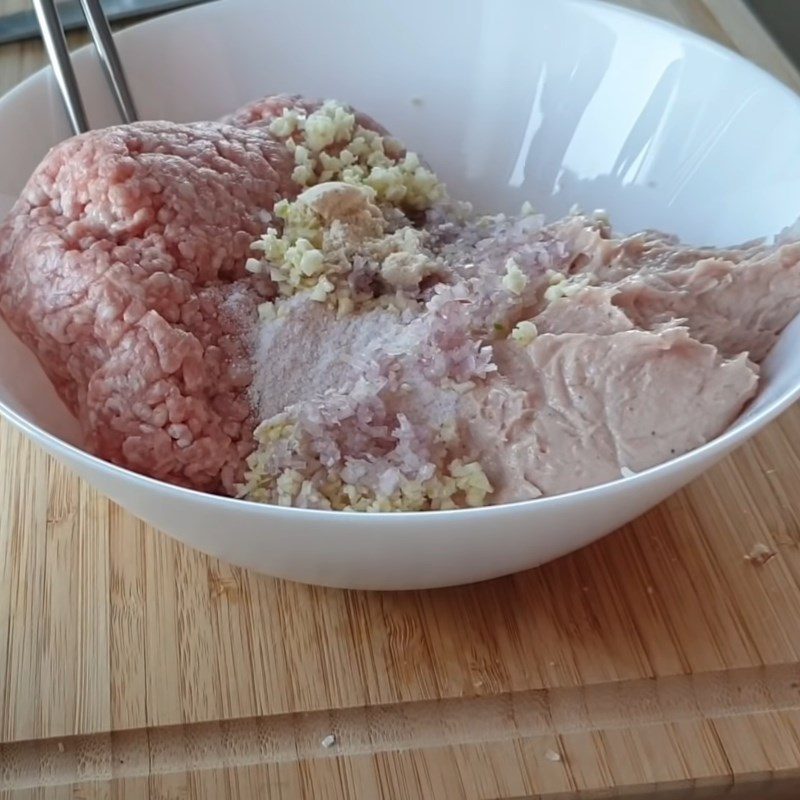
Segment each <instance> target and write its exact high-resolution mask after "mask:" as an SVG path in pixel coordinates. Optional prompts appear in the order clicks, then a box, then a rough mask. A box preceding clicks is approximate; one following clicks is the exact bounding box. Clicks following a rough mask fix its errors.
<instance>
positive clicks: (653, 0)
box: [0, 0, 800, 800]
mask: <svg viewBox="0 0 800 800" xmlns="http://www.w3.org/2000/svg"><path fill="white" fill-rule="evenodd" d="M628 4H629V5H635V6H637V7H640V8H643V9H646V10H650V11H653V12H654V13H657V14H661V15H662V16H665V17H666V18H668V19H671V20H673V21H676V22H678V23H681V24H684V25H687V26H690V27H693V28H695V29H697V30H699V31H700V32H701V33H704V34H706V35H709V36H712V37H713V38H716V39H718V40H719V41H721V42H723V43H724V44H727V45H728V46H731V47H736V48H738V49H739V50H741V51H742V52H743V53H745V55H747V56H749V57H750V58H753V59H754V60H756V61H758V62H759V63H761V64H762V65H763V66H765V67H766V68H768V69H770V70H772V71H773V72H774V73H775V74H777V75H778V76H779V77H781V78H782V79H783V80H785V81H786V82H788V83H791V84H793V85H794V86H800V80H798V77H797V75H796V73H795V72H794V70H793V69H792V67H791V65H790V64H789V62H788V61H787V59H786V58H785V57H784V56H783V55H782V54H781V53H780V52H779V51H778V50H777V48H775V46H774V45H773V44H772V43H771V41H770V39H769V37H768V36H766V34H765V33H764V32H763V30H761V29H759V28H758V27H757V26H755V24H754V21H753V19H752V18H751V17H750V16H749V12H747V10H746V8H745V7H744V6H743V5H741V4H740V3H739V2H738V0H705V2H699V0H697V1H693V0H639V2H635V3H634V2H629V3H628ZM24 5H25V3H23V2H19V0H0V9H10V8H15V7H24ZM41 63H42V56H41V51H40V48H39V46H38V45H36V44H26V45H21V46H9V47H6V48H4V49H0V91H2V90H5V89H7V88H9V87H10V86H12V85H14V84H15V83H16V82H18V81H19V80H20V79H22V78H23V77H24V76H25V75H26V74H27V73H29V72H30V71H32V70H33V69H35V68H37V67H38V66H39V65H40V64H41ZM798 481H800V410H798V409H794V410H792V411H790V412H789V413H787V414H785V415H784V416H783V417H782V418H781V419H780V420H778V421H777V422H776V423H775V424H773V425H771V426H770V427H769V428H768V429H767V430H766V431H765V432H764V433H762V434H761V435H760V436H759V437H757V438H756V439H755V440H754V441H753V442H751V443H750V444H748V445H747V446H745V447H744V448H743V449H742V450H740V451H739V452H738V453H737V454H736V455H735V456H733V457H732V458H729V459H727V460H726V461H725V462H724V463H722V464H721V465H720V466H718V467H717V468H716V469H714V470H712V471H711V472H709V473H707V474H706V475H705V476H704V477H702V478H701V479H699V480H698V481H696V482H695V483H694V484H692V485H691V486H690V487H688V488H687V489H686V490H684V491H682V492H680V493H679V494H677V495H675V496H674V497H673V498H671V499H670V500H668V501H667V502H666V503H664V504H662V505H661V506H659V507H658V508H657V509H655V510H654V511H652V512H651V513H649V514H647V515H646V516H644V517H642V518H641V519H639V520H637V521H636V522H635V523H633V524H631V525H629V526H627V527H625V528H624V529H622V530H620V531H618V532H617V533H615V534H613V535H611V536H609V537H607V538H606V539H604V540H603V541H602V542H599V543H598V544H596V545H594V546H592V547H589V548H586V549H584V550H582V551H580V552H578V553H576V554H574V555H572V556H569V557H567V558H563V559H561V560H559V561H557V562H555V563H553V564H549V565H547V566H545V567H542V568H540V569H537V570H533V571H530V572H526V573H521V574H519V575H515V576H512V577H509V578H504V579H501V580H496V581H491V582H488V583H484V584H480V585H476V586H470V587H464V588H458V589H450V590H443V591H442V590H440V591H433V592H415V593H388V594H378V593H361V592H343V591H335V590H329V589H320V588H313V587H308V586H300V585H296V584H290V583H286V582H281V581H277V580H273V579H270V578H267V577H264V576H260V575H256V574H253V573H250V572H247V571H244V570H240V569H235V568H232V567H229V566H227V565H225V564H223V563H220V562H218V561H215V560H213V559H210V558H208V557H206V556H203V555H201V554H199V553H197V552H195V551H193V550H190V549H187V548H186V547H183V546H181V545H179V544H177V543H175V542H173V541H172V540H170V539H168V538H167V537H166V536H164V535H162V534H160V533H158V532H157V531H155V530H152V529H151V528H149V527H148V526H146V525H144V524H143V523H141V522H139V521H137V520H136V519H134V518H132V517H131V516H130V515H128V514H127V513H125V512H123V511H122V510H120V509H119V508H117V507H116V506H114V505H113V504H112V503H111V502H109V501H108V500H106V499H105V498H103V497H101V496H99V495H98V494H96V493H95V492H94V491H93V490H92V489H90V488H89V487H88V486H87V485H86V484H84V483H83V482H81V481H80V480H79V479H78V478H76V477H75V476H74V475H72V474H71V473H70V472H69V471H67V470H65V469H64V468H62V467H61V466H59V465H58V464H57V463H55V462H54V461H52V460H51V459H50V458H48V457H47V456H45V455H44V453H43V452H41V451H40V450H39V449H38V448H36V447H35V446H33V445H31V444H30V443H29V442H28V441H27V440H26V439H25V438H23V437H21V436H20V435H18V434H17V433H16V432H14V431H13V430H12V429H11V428H10V426H9V425H7V424H5V423H2V422H0V796H2V797H8V798H14V800H22V798H26V800H27V799H28V798H48V799H53V800H55V799H56V798H58V799H59V800H61V799H62V798H64V799H65V800H66V798H73V799H75V798H84V799H88V798H148V797H149V798H208V799H209V800H217V799H218V798H220V799H222V798H251V797H252V798H287V799H290V798H291V799H293V798H314V799H315V800H316V798H409V800H413V799H415V798H440V797H441V798H469V799H470V800H479V799H483V798H523V797H532V796H543V797H546V798H550V799H551V800H552V799H553V798H561V800H564V799H565V798H571V797H581V798H586V797H600V796H602V797H607V796H609V793H613V794H616V793H624V794H625V795H626V796H631V797H657V798H659V799H660V800H667V799H668V798H672V799H676V798H690V797H691V798H702V797H707V798H712V797H720V796H722V795H723V794H724V796H725V797H740V798H753V799H758V800H761V799H762V798H779V797H780V798H786V799H787V800H788V799H789V798H796V797H798V796H800V497H799V496H798V493H797V486H798ZM487 535H490V533H489V532H487ZM748 556H749V557H748Z"/></svg>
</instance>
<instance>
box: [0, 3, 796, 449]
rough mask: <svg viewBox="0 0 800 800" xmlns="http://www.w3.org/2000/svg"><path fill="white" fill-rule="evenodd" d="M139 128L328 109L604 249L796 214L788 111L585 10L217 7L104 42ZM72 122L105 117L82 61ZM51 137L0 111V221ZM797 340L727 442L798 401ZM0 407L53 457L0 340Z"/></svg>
mask: <svg viewBox="0 0 800 800" xmlns="http://www.w3.org/2000/svg"><path fill="white" fill-rule="evenodd" d="M119 44H120V51H121V53H122V57H123V61H124V63H125V65H126V67H127V72H128V75H129V79H130V82H131V85H132V89H133V92H134V95H135V97H136V100H137V103H138V106H139V109H140V112H141V114H142V116H143V117H145V118H160V119H172V120H176V121H186V120H197V119H211V118H214V117H217V116H219V115H221V114H223V113H225V112H227V111H230V110H232V109H233V108H235V107H236V106H237V105H239V104H241V103H243V102H246V101H247V100H250V99H252V98H254V97H258V96H260V95H264V94H268V93H272V92H279V91H289V92H301V93H304V94H307V95H311V96H319V97H326V96H327V97H330V96H332V97H337V98H340V99H342V100H345V101H348V102H351V103H353V104H354V105H356V106H359V107H360V108H362V109H364V110H365V111H367V112H369V113H370V114H372V115H373V116H375V117H376V118H377V119H379V120H380V121H381V122H383V123H384V124H386V125H387V126H388V127H389V128H390V129H392V130H393V131H394V132H395V133H396V134H397V135H398V136H399V137H401V138H402V139H403V140H405V141H406V142H407V143H408V144H409V146H410V147H412V148H413V149H415V150H417V151H419V152H420V153H422V154H424V155H425V157H426V158H427V159H428V160H429V161H430V163H431V164H432V165H433V166H434V168H435V169H436V170H437V171H438V172H439V173H440V174H441V175H442V176H443V177H444V178H445V180H446V181H447V182H448V183H449V185H450V187H451V192H452V193H453V195H455V196H458V197H463V198H466V199H470V200H472V201H473V202H474V203H475V204H476V205H477V206H478V207H479V208H481V209H485V210H506V211H509V210H516V209H517V208H519V206H520V204H521V203H522V202H523V200H531V201H532V202H533V203H534V205H535V206H537V207H538V208H539V209H541V210H542V211H544V212H545V213H546V214H547V215H548V216H549V217H551V218H552V217H555V216H557V215H560V214H563V213H565V212H566V211H567V210H568V209H569V208H570V207H571V206H572V205H573V204H575V203H577V204H579V205H580V206H582V207H583V208H587V209H591V208H599V207H602V208H605V209H607V210H608V211H609V212H610V214H611V216H612V219H613V220H614V222H615V225H616V226H617V227H618V228H620V229H621V230H625V231H630V230H635V229H639V228H660V229H662V230H665V231H670V232H674V233H677V234H679V235H680V236H681V237H683V238H684V239H685V240H687V241H691V242H695V243H708V244H730V243H733V242H740V241H743V240H747V239H750V238H753V237H757V236H763V235H769V234H773V233H775V232H777V231H779V230H780V229H781V228H783V227H784V226H786V225H789V224H791V223H792V222H793V221H794V220H795V219H796V218H797V216H798V215H799V214H800V148H798V147H797V138H796V131H798V130H800V101H798V98H797V97H796V96H795V95H794V94H793V93H792V92H790V91H789V90H788V89H786V88H785V87H783V86H782V85H781V84H779V83H778V82H777V81H775V80H774V79H772V78H771V77H769V76H768V75H766V74H765V73H763V72H762V71H761V70H759V69H758V68H756V67H754V66H752V65H750V64H749V63H747V62H745V61H744V60H742V59H740V58H739V57H737V56H735V55H734V54H732V53H729V52H727V51H725V50H724V49H722V48H719V47H717V46H715V45H712V44H711V43H709V42H707V41H705V40H703V39H701V38H699V37H697V36H694V35H692V34H690V33H688V32H685V31H682V30H680V29H678V28H674V27H672V26H670V25H666V24H664V23H661V22H658V21H656V20H651V19H648V18H646V17H643V16H641V15H637V14H633V13H631V12H628V11H625V10H621V9H617V8H615V7H613V6H610V5H606V4H604V3H598V2H583V1H582V0H564V1H563V2H559V3H553V2H550V1H549V0H530V1H529V2H523V0H458V2H449V1H448V0H444V2H436V3H431V2H430V1H429V0H406V2H403V3H382V4H377V5H376V6H371V7H370V10H369V12H367V10H366V7H365V5H364V3H363V2H362V0H340V2H337V3H320V2H318V0H293V2H291V3H272V2H261V1H260V0H225V2H224V3H223V2H220V3H212V4H209V5H205V6H200V7H196V8H192V9H188V10H186V11H183V12H180V13H177V14H172V15H168V16H166V17H162V18H159V19H156V20H153V21H151V22H148V23H145V24H143V25H140V26H136V27H134V28H131V29H129V30H127V31H125V32H124V33H122V34H121V35H120V36H119ZM75 61H76V68H77V72H78V76H79V80H80V83H81V85H82V87H83V91H84V96H85V99H86V105H87V108H88V111H89V115H90V119H91V120H92V123H93V125H94V126H95V127H100V126H102V125H106V124H112V123H114V122H115V121H116V114H115V111H114V106H113V103H112V101H111V98H110V97H109V95H108V92H107V89H106V87H105V84H104V81H103V78H102V75H101V73H100V70H99V69H98V67H97V64H96V61H95V58H94V54H93V53H92V51H91V50H89V49H84V50H83V51H81V52H79V53H78V54H77V56H76V58H75ZM67 135H68V129H67V127H66V122H65V119H64V115H63V112H62V109H61V102H60V99H59V97H58V94H57V92H56V90H55V86H54V84H53V81H52V79H51V76H50V74H49V72H47V73H40V74H37V75H36V76H33V77H32V78H31V79H29V80H28V81H26V82H25V83H24V84H22V85H21V86H20V87H18V88H17V89H15V90H14V91H13V92H12V93H10V94H9V95H7V96H6V97H5V98H3V99H2V100H0V215H2V214H4V213H5V211H6V210H7V209H8V208H9V207H10V205H11V203H12V202H13V198H14V197H15V196H16V195H17V193H18V192H19V191H20V189H21V188H22V186H23V185H24V182H25V181H26V180H27V178H28V176H29V175H30V173H31V172H32V170H33V169H34V168H35V166H36V164H37V163H38V162H39V160H40V159H41V157H42V156H43V155H44V153H45V152H46V151H47V149H48V148H49V147H50V146H52V145H53V144H54V143H56V142H57V141H59V140H61V139H63V138H64V137H65V136H67ZM798 325H800V323H798V322H797V321H796V322H795V324H794V325H793V326H791V327H790V329H789V330H788V331H787V332H786V333H784V335H783V337H782V339H781V342H780V344H779V346H778V348H776V350H775V352H774V353H773V354H772V355H771V357H770V358H769V359H768V361H767V363H766V364H765V366H764V371H763V372H764V381H763V385H762V389H761V392H760V394H759V397H758V398H757V400H756V401H755V403H753V404H752V405H751V406H750V407H749V408H748V410H747V412H746V414H745V415H744V417H743V419H742V420H741V421H740V423H739V424H742V423H743V422H746V421H748V420H750V421H752V420H753V419H755V418H756V417H758V416H759V415H761V414H763V413H764V412H765V411H767V410H768V409H769V408H771V407H773V406H774V405H775V404H776V403H783V404H785V403H786V402H788V398H789V395H790V394H793V393H794V392H795V390H796V388H797V387H798V386H800V358H798V355H799V354H798V352H797V351H798V349H800V345H798V333H799V332H800V327H798ZM0 404H2V405H5V406H6V408H7V409H9V410H11V411H12V412H15V413H16V414H18V415H19V416H21V417H23V418H25V419H26V420H28V421H29V422H31V423H33V424H34V425H36V426H38V427H40V428H42V429H44V430H45V431H47V432H49V433H51V434H53V435H55V436H57V437H59V438H62V439H64V440H66V441H68V442H71V443H76V444H77V443H79V441H80V437H79V434H78V431H77V428H76V425H75V422H74V420H73V419H72V418H71V417H70V415H69V414H68V413H67V412H66V410H65V409H64V407H63V406H62V405H61V403H60V402H59V401H58V399H57V397H56V395H55V393H54V392H53V390H52V388H51V387H50V385H49V383H48V382H47V380H46V379H45V378H44V375H43V374H42V372H41V370H40V369H39V368H38V367H35V366H34V364H33V362H32V360H31V356H30V354H29V352H28V351H27V350H26V349H25V348H24V346H22V345H21V344H20V343H19V342H18V341H17V340H16V339H15V338H14V337H13V336H12V335H11V334H10V332H9V331H8V329H7V328H6V327H5V325H4V324H3V323H0Z"/></svg>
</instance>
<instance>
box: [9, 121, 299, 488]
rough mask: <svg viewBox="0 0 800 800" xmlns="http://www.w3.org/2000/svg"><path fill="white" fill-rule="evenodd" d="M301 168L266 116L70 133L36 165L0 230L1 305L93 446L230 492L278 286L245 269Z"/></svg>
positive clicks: (173, 477) (158, 472) (150, 470)
mask: <svg viewBox="0 0 800 800" xmlns="http://www.w3.org/2000/svg"><path fill="white" fill-rule="evenodd" d="M292 168H293V162H292V159H291V154H289V153H288V151H287V150H286V149H285V147H283V146H282V145H281V144H280V143H278V142H276V141H274V139H273V138H272V137H271V136H270V135H269V133H268V132H267V131H265V130H264V129H261V128H253V129H250V130H243V129H238V128H235V127H231V126H228V125H223V124H219V123H196V124H191V125H177V124H172V123H166V122H148V123H139V124H136V125H130V126H125V127H116V128H108V129H106V130H101V131H93V132H91V133H87V134H85V135H83V136H79V137H76V138H74V139H70V140H68V141H66V142H64V143H63V144H60V145H58V146H57V147H55V148H54V149H53V150H52V151H51V152H50V154H49V155H48V156H47V157H46V158H45V160H44V161H43V162H42V164H41V166H40V167H39V168H38V169H37V171H36V173H35V174H34V175H33V177H32V178H31V179H30V181H29V183H28V185H27V186H26V187H25V190H24V191H23V193H22V196H21V197H20V199H19V200H18V202H17V203H16V205H15V206H14V208H13V210H12V211H11V214H10V216H9V217H8V219H7V220H6V221H5V223H4V224H3V226H2V228H0V311H2V314H3V316H4V317H5V318H6V320H7V321H8V323H9V324H10V326H11V327H12V328H13V329H14V330H15V331H16V333H17V334H18V335H19V336H20V337H21V338H22V339H23V340H24V341H25V342H26V343H27V344H28V345H29V346H30V347H31V348H32V349H33V350H34V352H36V354H37V355H38V357H39V360H40V361H41V363H42V365H43V367H44V369H45V371H46V372H47V374H48V375H49V377H50V378H51V380H52V381H53V383H54V385H55V386H56V388H57V390H58V391H59V393H60V394H61V396H62V397H63V398H64V400H65V402H66V403H67V405H68V406H69V408H70V409H71V410H72V411H73V412H74V413H75V414H76V415H77V416H78V417H79V419H80V421H81V422H82V424H83V426H84V429H85V431H86V434H87V437H88V442H87V444H88V446H89V447H90V448H91V449H92V450H93V451H95V452H97V453H98V454H99V455H101V456H103V457H104V458H107V459H109V460H111V461H113V462H115V463H118V464H122V465H124V466H127V467H130V468H132V469H134V470H137V471H141V472H145V473H147V474H149V475H151V476H153V477H156V478H161V479H164V480H168V481H172V482H175V483H180V484H184V485H188V486H192V487H195V488H198V489H204V490H211V491H218V490H220V489H227V490H228V491H231V490H232V487H233V484H234V483H235V481H236V480H237V479H238V477H239V476H240V475H241V467H242V459H243V458H244V456H245V455H246V454H247V452H248V451H249V450H250V449H251V447H252V444H251V435H250V433H251V430H252V424H253V420H252V419H251V410H250V405H249V402H248V400H247V396H246V389H247V387H248V385H249V383H250V381H251V375H250V357H249V353H248V352H247V344H246V337H244V336H242V330H241V328H242V320H243V319H244V318H247V317H248V316H249V318H250V319H251V320H253V319H254V318H255V307H256V304H257V303H258V302H261V301H262V300H263V298H264V297H267V296H271V287H270V286H269V285H268V284H267V283H266V282H265V281H261V282H260V283H259V281H257V280H256V281H254V280H252V279H250V280H248V281H247V282H246V283H244V282H240V283H237V282H236V281H237V279H240V278H242V277H243V276H244V275H246V273H245V271H244V262H245V260H246V258H247V257H248V255H249V253H250V247H251V244H252V242H253V240H254V239H255V238H256V237H257V236H259V235H260V234H262V233H263V231H264V230H265V227H266V221H267V218H266V216H265V214H266V212H269V211H270V210H271V209H272V207H273V205H274V203H275V201H276V199H277V198H279V197H282V196H287V195H289V196H291V195H292V194H294V193H295V192H294V187H293V186H292V184H291V181H290V175H291V170H292ZM226 304H227V307H228V308H229V309H232V310H234V311H235V313H225V307H226Z"/></svg>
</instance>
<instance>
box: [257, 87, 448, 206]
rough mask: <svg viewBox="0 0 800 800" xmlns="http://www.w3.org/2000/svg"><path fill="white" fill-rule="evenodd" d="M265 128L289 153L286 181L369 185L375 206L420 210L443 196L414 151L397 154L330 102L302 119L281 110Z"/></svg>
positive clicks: (385, 139)
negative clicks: (291, 165)
mask: <svg viewBox="0 0 800 800" xmlns="http://www.w3.org/2000/svg"><path fill="white" fill-rule="evenodd" d="M269 130H270V132H271V133H272V134H273V136H276V137H278V138H280V139H283V140H284V141H285V144H286V146H287V148H288V149H289V150H290V151H292V153H293V154H294V161H295V168H294V170H293V172H292V180H293V181H294V182H295V183H297V184H299V185H300V186H314V185H315V184H318V183H325V182H327V181H342V182H344V183H350V184H354V185H357V186H361V185H363V186H370V187H372V189H374V190H375V192H376V195H377V199H378V202H381V203H389V204H390V205H397V206H401V207H403V208H409V209H413V210H420V211H421V210H425V209H426V208H430V207H431V206H432V205H433V204H434V203H435V202H436V201H437V200H440V199H441V198H442V197H444V194H445V191H444V187H443V185H442V184H441V182H440V181H439V179H438V178H437V177H436V175H435V174H434V173H433V172H432V171H431V170H429V169H428V168H427V167H426V166H424V165H423V164H422V163H421V162H420V159H419V156H418V155H417V154H416V153H405V154H404V155H403V154H402V149H401V147H400V145H399V144H398V143H397V142H396V141H395V140H394V139H392V138H391V137H388V136H384V135H382V134H380V133H378V132H377V131H372V130H369V129H368V128H364V127H363V126H361V125H358V124H357V123H356V118H355V114H353V112H352V111H351V110H350V109H349V108H348V107H347V106H344V105H342V104H341V103H337V102H336V101H334V100H326V101H325V102H324V103H323V104H322V106H320V107H319V108H318V109H317V110H316V111H313V112H312V113H311V114H308V115H306V114H305V112H303V111H302V110H298V109H285V110H284V111H283V114H282V115H281V116H280V117H278V118H277V119H275V120H273V121H272V122H271V123H270V125H269ZM329 150H331V152H329Z"/></svg>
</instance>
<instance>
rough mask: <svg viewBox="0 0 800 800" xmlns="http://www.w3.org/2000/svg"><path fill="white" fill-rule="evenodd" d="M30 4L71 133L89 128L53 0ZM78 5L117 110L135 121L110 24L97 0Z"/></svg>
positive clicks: (132, 103)
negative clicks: (39, 29)
mask: <svg viewBox="0 0 800 800" xmlns="http://www.w3.org/2000/svg"><path fill="white" fill-rule="evenodd" d="M33 6H34V9H35V11H36V17H37V19H38V20H39V27H40V28H41V30H42V39H43V40H44V46H45V49H46V50H47V55H48V56H49V58H50V64H51V65H52V67H53V73H54V74H55V78H56V83H57V84H58V88H59V90H60V92H61V97H62V98H63V100H64V106H65V107H66V111H67V116H68V117H69V122H70V125H71V126H72V130H73V132H74V133H83V132H84V131H88V130H89V122H88V120H87V118H86V109H85V108H84V105H83V100H82V99H81V91H80V87H79V86H78V81H77V79H76V77H75V70H74V69H73V67H72V61H71V59H70V55H69V50H68V49H67V40H66V37H65V35H64V28H63V26H62V24H61V19H60V17H59V16H58V10H57V9H56V3H55V0H33ZM81 7H82V8H83V13H84V16H85V17H86V22H87V24H88V26H89V31H90V32H91V35H92V41H93V42H94V46H95V49H96V50H97V56H98V58H99V59H100V64H101V66H102V67H103V72H104V73H105V76H106V80H107V81H108V85H109V87H110V88H111V92H112V94H113V95H114V100H115V101H116V104H117V108H118V109H119V113H120V115H121V116H122V119H123V120H124V121H125V122H135V121H136V120H137V119H138V115H137V113H136V106H135V105H134V102H133V97H132V96H131V92H130V89H129V88H128V82H127V81H126V79H125V72H124V70H123V69H122V62H121V61H120V58H119V53H118V52H117V47H116V45H115V44H114V37H113V35H112V33H111V27H110V26H109V24H108V19H107V18H106V15H105V12H104V11H103V8H102V6H101V5H100V0H81Z"/></svg>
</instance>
